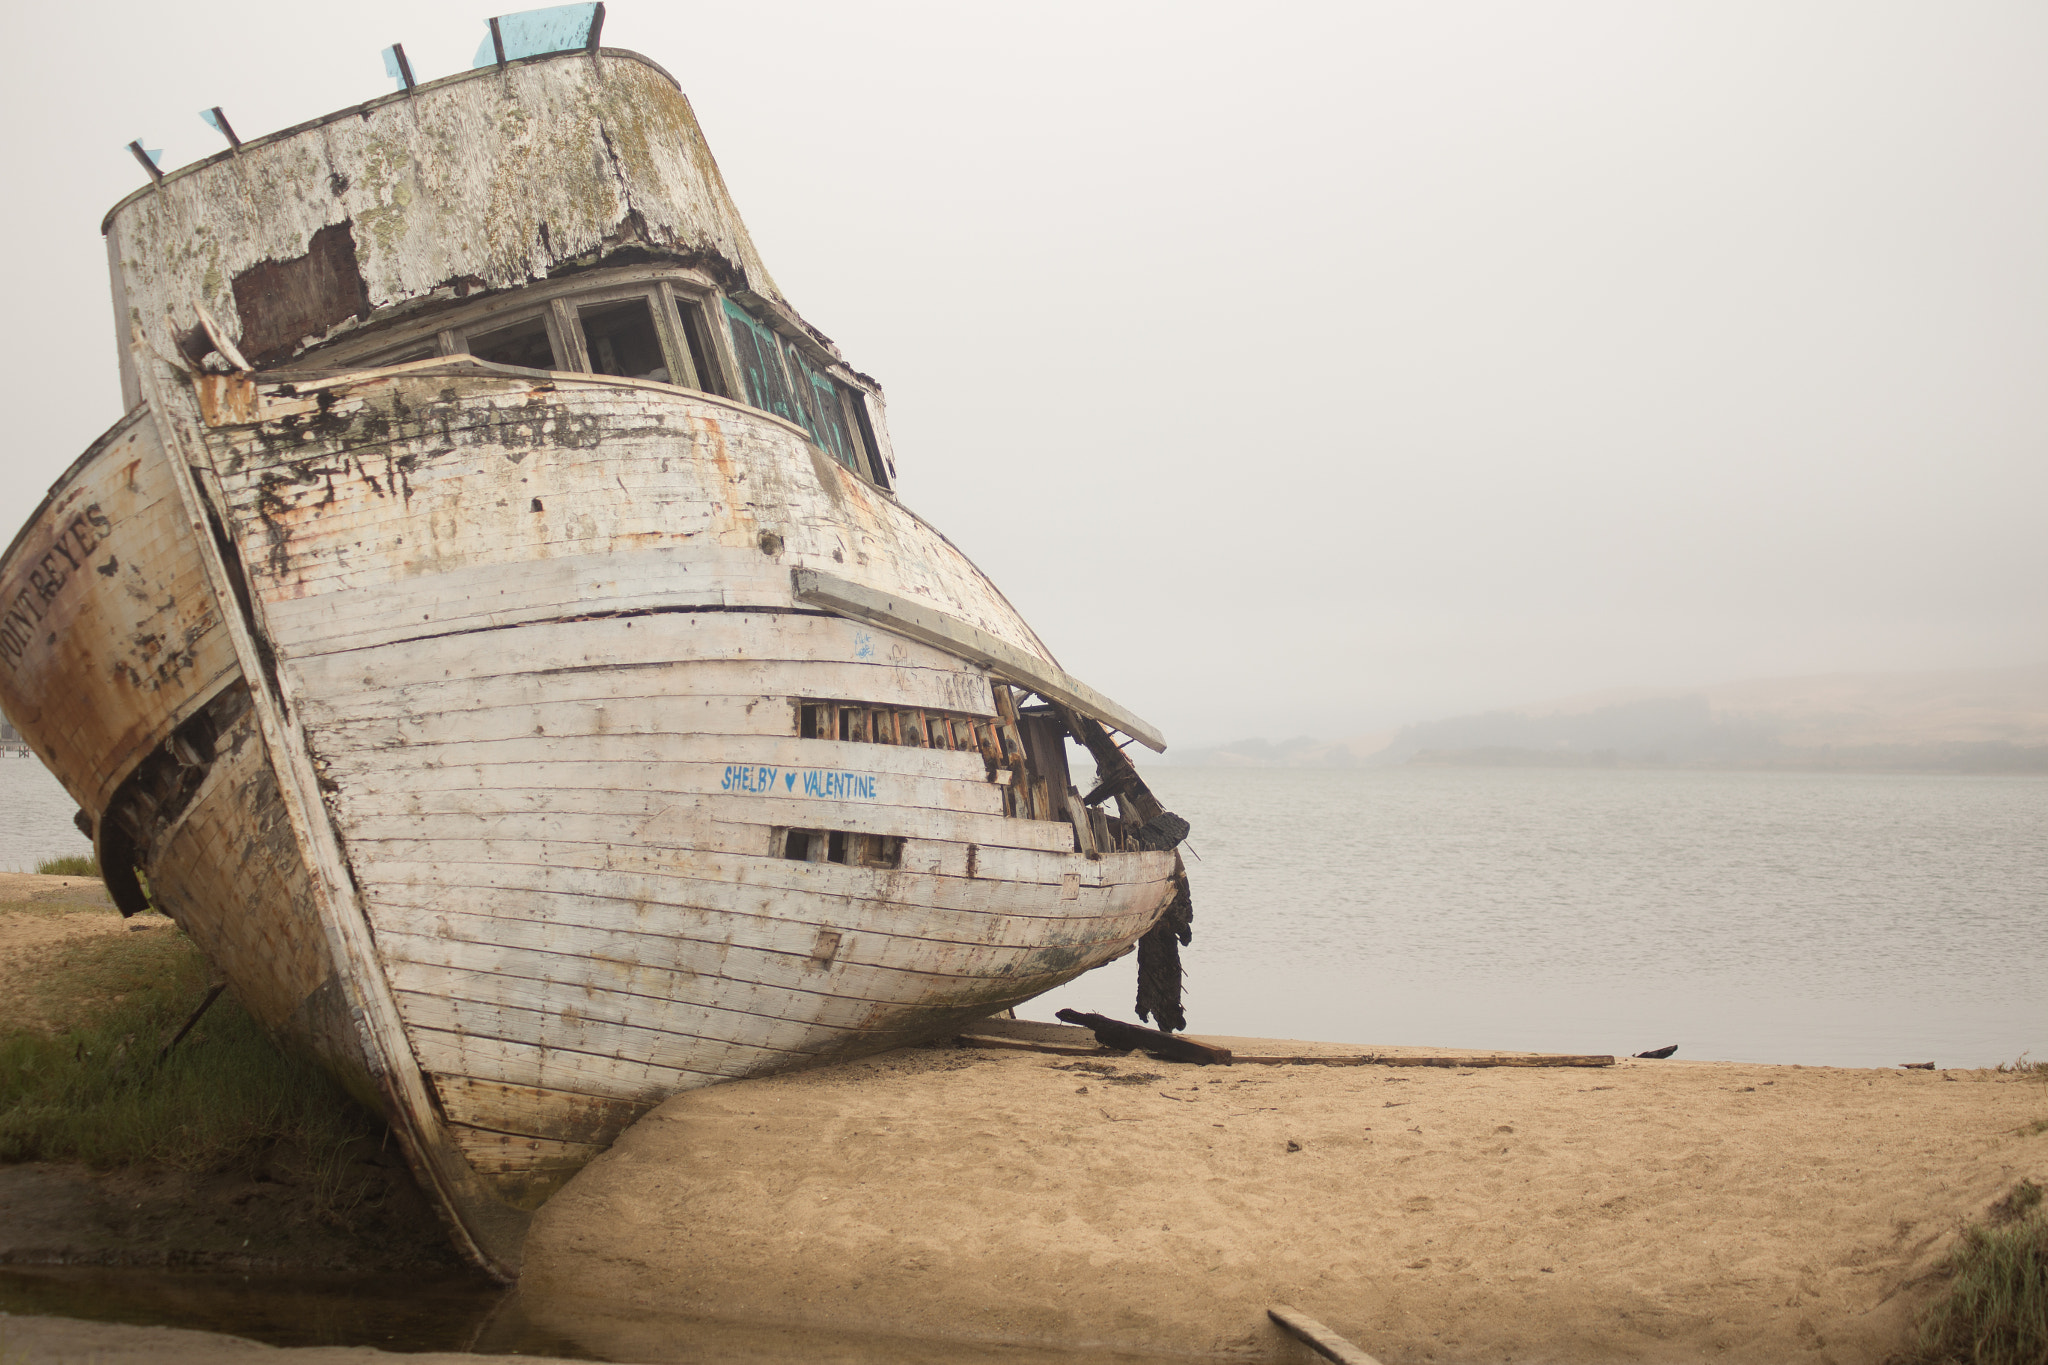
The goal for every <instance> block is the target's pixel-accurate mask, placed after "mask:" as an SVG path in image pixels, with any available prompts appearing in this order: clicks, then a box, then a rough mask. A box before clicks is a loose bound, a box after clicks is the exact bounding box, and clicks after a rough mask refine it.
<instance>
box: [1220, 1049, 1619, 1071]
mask: <svg viewBox="0 0 2048 1365" xmlns="http://www.w3.org/2000/svg"><path fill="white" fill-rule="evenodd" d="M1236 1060H1237V1061H1239V1062H1242V1063H1245V1064H1247V1065H1250V1066H1434V1067H1442V1068H1444V1069H1445V1070H1464V1069H1466V1068H1474V1069H1476V1068H1479V1067H1488V1066H1613V1065H1614V1058H1612V1057H1605V1056H1578V1055H1573V1054H1571V1053H1559V1052H1491V1053H1488V1052H1479V1053H1455V1052H1453V1053H1444V1052H1433V1053H1424V1054H1421V1055H1416V1054H1410V1055H1407V1056H1400V1057H1394V1056H1385V1057H1383V1056H1380V1055H1378V1054H1377V1053H1371V1052H1365V1053H1353V1054H1351V1055H1348V1056H1346V1055H1338V1056H1316V1055H1314V1054H1303V1055H1289V1056H1275V1057H1247V1056H1244V1055H1243V1054H1239V1055H1238V1056H1237V1058H1236Z"/></svg>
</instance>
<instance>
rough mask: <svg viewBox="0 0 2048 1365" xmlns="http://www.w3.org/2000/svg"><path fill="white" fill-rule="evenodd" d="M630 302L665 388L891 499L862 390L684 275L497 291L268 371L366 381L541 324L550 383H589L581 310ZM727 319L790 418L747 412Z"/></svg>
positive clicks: (624, 273) (823, 358) (811, 349)
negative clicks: (746, 334)
mask: <svg viewBox="0 0 2048 1365" xmlns="http://www.w3.org/2000/svg"><path fill="white" fill-rule="evenodd" d="M631 298H644V299H646V300H647V301H648V306H649V308H650V309H651V310H652V312H653V314H654V324H655V333H656V335H657V336H658V337H659V338H660V340H661V347H662V355H663V359H664V360H665V362H666V364H667V367H668V372H669V379H668V381H667V383H668V385H669V387H673V388H677V389H682V390H686V391H694V392H697V393H704V394H709V395H711V396H713V397H716V398H721V399H724V400H725V401H727V402H731V403H738V404H741V405H743V406H745V407H748V408H752V409H754V410H755V411H757V412H765V413H767V414H769V415H770V416H774V417H779V418H781V419H782V420H783V421H785V422H789V423H790V424H792V425H793V426H795V427H796V428H798V429H799V430H801V431H802V432H803V434H804V437H805V439H806V440H808V441H810V442H811V443H812V444H813V445H815V446H817V447H818V448H819V449H820V450H821V451H823V452H824V453H825V454H826V455H827V456H829V457H830V458H832V459H833V460H834V461H835V462H836V463H838V464H840V465H842V466H843V467H845V468H846V469H848V470H850V471H851V472H852V473H854V474H856V475H858V476H859V477H860V478H861V479H863V480H864V481H866V482H867V483H869V484H871V485H873V486H874V487H876V488H878V489H881V490H883V491H884V492H893V490H892V487H891V480H890V478H889V474H888V461H887V457H886V456H884V454H883V453H882V449H881V443H880V441H879V439H878V438H877V434H876V432H877V427H878V419H877V417H876V415H875V413H874V412H873V410H872V408H871V407H870V404H869V399H870V398H871V397H873V395H872V394H871V393H870V391H869V387H868V384H867V383H866V382H865V381H862V380H858V379H856V378H855V377H854V375H853V372H852V371H851V370H849V369H848V368H847V367H846V365H845V364H844V363H843V362H842V361H840V360H838V359H836V358H835V357H833V356H832V355H831V354H829V353H828V352H826V351H825V350H823V349H822V348H820V347H818V346H817V345H816V343H815V342H813V341H811V340H810V339H809V338H806V337H798V336H796V335H793V334H792V333H791V332H790V331H789V330H788V324H786V323H781V322H779V321H777V320H774V319H768V318H764V317H762V316H760V315H759V314H758V313H756V312H755V311H754V310H753V309H752V308H749V307H747V306H745V305H743V304H741V303H740V302H739V301H737V300H735V299H732V298H730V297H729V296H727V295H726V294H725V293H724V292H723V291H721V290H720V289H718V288H717V287H716V286H715V285H714V284H713V283H712V282H711V281H710V280H709V279H708V277H704V276H702V275H701V273H700V272H698V271H695V270H691V269H688V268H679V267H671V266H655V267H647V266H632V267H624V268H621V269H618V270H606V271H593V272H590V273H588V274H579V275H577V276H575V277H573V278H572V279H568V280H562V281H550V282H547V283H542V284H534V285H528V286H525V287H523V288H520V289H517V290H507V291H499V292H495V293H493V294H491V295H489V296H487V297H484V298H480V299H478V300H476V301H475V302H474V303H472V304H469V305H466V306H461V307H457V308H454V309H451V310H450V311H448V312H446V313H443V314H441V315H440V316H438V317H437V318H435V319H434V320H433V321H432V322H426V321H421V322H415V323H410V324H406V323H393V324H389V325H386V326H380V327H378V328H377V329H376V330H375V331H374V332H372V333H371V334H370V335H367V336H360V337H350V338H345V339H344V338H337V339H336V340H335V341H333V342H329V343H325V344H323V345H320V346H318V347H315V348H313V349H312V350H309V351H304V352H301V353H300V354H299V355H297V356H295V357H293V359H292V360H291V361H289V362H286V363H285V364H282V365H279V366H276V367H275V370H276V372H277V373H278V374H279V377H284V376H286V375H289V374H290V373H291V372H292V371H294V370H299V369H316V368H317V369H318V370H321V371H332V370H335V369H343V368H355V369H370V368H378V367H383V366H388V365H396V364H402V363H406V362H407V361H410V360H418V359H424V358H428V357H430V356H432V355H435V354H438V355H443V356H455V355H471V354H473V352H471V351H470V349H469V346H470V340H471V338H473V337H476V336H480V335H484V334H487V333H490V332H496V331H500V330H503V329H505V328H507V327H513V326H517V325H518V324H519V323H521V322H524V321H528V320H530V319H532V318H534V317H540V318H542V319H544V321H545V325H546V327H547V331H548V345H549V350H550V351H551V352H552V353H553V354H552V358H553V362H554V363H553V367H552V372H554V373H561V374H588V375H593V376H595V375H596V370H595V369H594V367H593V366H592V364H591V360H590V356H589V354H588V350H587V348H586V346H585V344H584V338H583V326H582V319H581V316H580V314H581V310H582V309H583V308H585V307H588V306H590V305H593V304H604V303H615V302H618V301H620V300H623V299H631ZM736 318H744V319H745V320H746V323H747V324H748V326H749V329H750V330H751V331H752V332H753V340H754V346H753V348H752V349H754V350H755V351H756V352H757V353H760V354H761V355H763V357H764V358H765V356H766V355H768V354H771V353H772V356H773V363H774V365H775V370H774V373H775V375H776V376H777V377H779V378H780V379H781V380H782V383H783V386H784V390H785V392H786V393H787V395H788V398H789V402H788V403H787V404H786V406H788V407H789V408H790V411H788V412H782V411H778V410H777V409H776V407H775V406H773V405H772V397H773V396H772V395H768V396H769V397H770V399H771V405H770V406H766V407H764V406H762V405H761V404H759V403H756V402H755V401H753V400H754V398H755V397H756V396H757V395H756V394H755V393H754V392H753V391H752V390H751V389H750V388H749V386H748V383H747V377H746V367H745V366H744V365H743V364H742V362H741V357H740V351H739V348H738V346H737V344H736V343H735V340H734V329H735V327H736V326H737V325H738V324H737V323H736V322H735V319H736ZM764 343H765V344H764ZM792 357H794V360H792ZM598 377H607V378H621V377H624V376H598ZM634 382H638V383H657V382H661V381H656V380H636V381H634ZM799 383H801V384H804V385H805V390H804V393H805V394H808V395H810V401H806V402H805V403H804V405H803V407H802V410H801V411H799V410H798V408H797V400H798V399H799V398H800V397H802V395H800V394H799V392H798V390H797V388H796V386H797V384H799ZM826 386H829V387H830V389H831V393H832V400H831V401H832V408H836V411H834V410H832V409H831V408H825V409H823V410H822V411H821V406H822V405H823V404H824V402H825V400H824V391H825V387H826ZM821 416H824V417H826V418H827V419H828V421H829V420H830V419H833V418H836V419H837V420H836V421H831V422H830V429H829V430H827V431H824V432H821V431H819V430H817V429H816V428H817V427H818V425H819V418H820V417H821ZM838 438H843V443H844V446H845V449H844V450H841V449H837V448H836V447H837V446H839V445H840V444H841V441H840V439H838Z"/></svg>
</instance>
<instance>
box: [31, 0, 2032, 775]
mask: <svg viewBox="0 0 2048 1365" xmlns="http://www.w3.org/2000/svg"><path fill="white" fill-rule="evenodd" d="M492 12H494V11H493V10H492V9H491V8H490V7H489V6H488V5H486V4H482V3H473V4H440V3H436V4H431V5H428V4H418V3H405V4H399V3H384V2H383V0H370V2H368V3H351V4H349V5H346V6H343V5H336V4H320V5H311V4H299V3H280V2H279V0H270V2H269V3H264V4H252V3H234V2H228V3H219V4H215V5H213V6H210V7H208V8H207V9H206V10H205V12H204V14H203V16H202V15H201V14H200V12H199V11H192V10H181V9H178V8H176V7H166V6H163V5H160V4H149V5H143V4H114V5H97V6H90V7H87V6H78V7H71V8H68V9H62V10H60V9H59V8H58V7H35V8H32V9H28V8H24V9H23V10H22V12H20V13H18V14H17V15H16V16H15V27H16V31H17V32H19V33H22V34H24V35H26V36H25V37H24V39H23V42H24V44H25V45H24V46H23V47H22V48H19V49H17V50H16V51H15V52H14V53H13V54H12V55H13V57H14V60H13V62H11V63H10V67H11V72H12V76H13V79H12V80H11V81H10V82H9V83H8V86H7V88H6V90H5V91H4V93H0V99H4V101H5V110H6V114H7V116H8V127H9V128H10V129H11V130H12V132H13V137H12V138H11V139H10V141H9V142H8V143H7V145H6V148H5V151H4V155H5V157H6V159H7V163H8V164H7V171H8V179H7V183H8V185H9V193H8V195H7V199H8V203H9V212H8V213H7V214H6V215H5V217H4V222H0V240H4V246H5V257H4V259H5V260H6V261H7V262H9V264H10V266H11V271H10V277H9V289H8V294H9V297H10V299H11V301H12V302H11V306H10V307H9V309H8V321H9V325H8V326H7V327H6V328H5V329H4V330H0V352H4V362H5V363H4V366H0V385H4V390H5V398H6V400H7V411H8V413H9V415H10V418H11V431H10V436H9V440H8V444H7V452H6V458H5V461H4V468H0V495H4V496H0V520H4V521H5V523H6V527H5V531H6V533H7V534H10V535H11V532H12V529H13V527H14V526H15V525H16V524H18V522H19V521H20V519H21V518H22V517H23V516H25V515H26V514H27V512H28V511H29V510H30V508H31V507H32V506H33V504H34V502H35V501H36V499H38V498H39V497H40V496H41V494H42V492H43V490H44V489H45V488H46V486H47V485H48V484H49V482H50V481H51V480H52V479H54V478H55V477H56V476H57V475H58V474H59V473H60V472H61V471H62V470H63V468H64V467H65V466H66V465H67V464H68V463H69V462H70V461H71V460H72V459H74V458H75V457H76V456H77V455H78V453H79V452H80V451H81V450H83V448H84V447H85V446H86V445H87V444H88V443H89V442H90V441H91V440H92V438H93V437H94V436H96V435H97V434H98V433H99V432H100V431H101V430H103V429H104V428H105V427H107V426H108V425H109V424H111V423H112V422H113V421H114V420H115V419H116V418H117V417H118V416H119V406H120V404H119V390H118V384H117V380H116V371H115V344H116V343H115V336H114V332H113V325H112V308H111V304H110V302H109V298H108V291H107V283H106V265H105V254H104V246H103V242H102V239H101V237H100V235H99V222H100V219H101V217H102V216H103V215H104V214H105V212H106V210H107V209H108V208H110V207H111V206H112V205H113V204H114V202H115V201H116V200H118V199H119V198H120V197H121V196H122V195H124V194H126V193H128V192H129V191H130V190H132V189H134V188H136V187H137V186H138V185H139V184H141V183H142V172H141V170H140V168H139V167H137V166H136V165H135V164H134V162H133V160H132V159H131V158H130V157H129V156H128V154H127V153H126V152H125V151H123V150H122V147H123V144H124V143H125V142H127V140H128V139H130V138H133V137H141V138H143V139H144V140H145V143H146V145H148V146H152V147H163V148H164V149H165V156H164V165H165V166H166V168H174V167H177V166H181V165H184V164H187V163H188V162H190V161H193V160H196V159H198V158H200V157H202V156H205V155H210V154H211V153H212V152H214V151H215V150H217V149H218V148H219V146H220V143H219V140H218V138H217V136H216V135H215V134H214V133H213V132H212V131H211V130H210V129H208V128H206V127H205V126H204V125H203V124H201V123H200V122H199V120H198V118H197V117H196V111H197V110H199V109H200V108H203V107H206V106H210V105H214V104H220V105H222V106H224V107H225V108H226V110H227V113H228V115H229V117H230V118H231V119H232V120H233V122H234V124H235V127H236V129H237V131H238V132H239V133H241V135H242V136H243V137H244V138H252V137H256V136H259V135H261V134H263V133H266V132H270V131H273V130H275V129H277V128H281V127H284V126H286V125H288V124H291V123H294V122H298V121H301V120H304V119H307V118H311V117H315V116H318V115H320V114H323V113H327V112H329V111H331V110H334V109H339V108H341V107H344V106H346V105H350V104H354V103H358V102H360V101H362V100H364V99H368V98H371V97H373V96H375V95H378V94H381V93H384V92H385V91H387V90H389V89H390V82H389V81H388V80H386V79H385V78H384V76H383V73H382V65H381V63H380V61H379V58H378V49H380V48H381V47H383V46H384V45H385V44H387V43H390V42H392V41H393V40H399V41H403V42H404V43H405V45H406V51H407V53H408V56H409V57H410V59H411V62H412V65H413V69H414V71H415V72H416V73H417V74H418V75H419V77H420V78H421V79H431V78H433V77H437V76H441V75H445V74H448V73H450V72H453V71H456V70H459V69H465V68H467V67H468V65H469V62H470V57H471V54H472V53H473V52H474V50H475V48H476V45H477V42H478V41H479V40H480V39H481V38H482V36H483V35H484V33H485V29H484V24H483V20H484V18H485V16H486V15H487V14H489V13H492ZM604 38H605V42H606V43H607V44H608V45H611V46H617V47H627V48H632V49H635V50H638V51H640V52H644V53H646V54H647V55H649V56H651V57H653V58H654V59H655V60H656V61H658V62H660V63H661V64H662V65H663V66H665V67H667V68H668V70H669V71H671V72H672V73H674V74H675V76H676V77H677V78H678V79H679V80H680V81H681V82H682V85H683V87H684V89H685V90H686V91H687V92H688V94H689V95H690V98H691V100H692V102H693V104H694V105H695V108H696V110H697V113H698V116H699V118H700V119H701V121H702V123H703V125H704V128H705V132H706V134H707V136H708V137H709V139H710V143H711V146H712V149H713V151H714V152H715V154H716V155H717V157H718V159H719V163H720V166H721V167H722V169H723V171H724V173H725V176H726V179H727V181H728V183H729V184H730V186H731V188H732V191H733V193H734V195H735V197H736V198H737V200H738V202H739V205H740V208H741V211H742V212H743V213H744V215H745V216H746V219H747V223H748V226H749V227H750V229H751V230H752V232H753V235H754V238H755V241H756V243H757V244H758V245H759V247H760V249H761V251H762V254H763V256H764V257H765V259H766V260H767V262H768V265H769V268H770V270H771V271H772V272H773V273H774V275H775V277H776V280H777V283H778V284H779V285H780V286H781V287H782V289H783V290H784V292H785V293H786V294H787V295H788V296H789V298H790V299H791V301H792V302H793V303H794V304H795V306H796V307H797V308H798V309H799V310H800V311H801V312H802V313H803V314H804V316H805V317H806V318H808V319H809V320H810V321H811V322H812V323H814V324H815V325H817V326H819V327H820V328H822V329H823V330H824V331H826V332H827V333H828V334H830V335H831V336H833V337H834V338H835V339H836V340H837V341H838V342H839V343H840V345H841V346H842V347H843V348H844V350H845V352H846V355H847V357H848V359H849V360H850V361H851V362H852V363H853V364H854V365H855V366H856V367H857V368H860V369H862V370H865V371H867V372H868V373H871V374H874V375H875V376H877V377H878V378H879V379H880V380H881V381H882V383H883V385H884V386H885V388H886V391H887V394H888V399H889V419H890V424H891V428H892V431H893V434H894V437H895V443H896V449H897V454H898V463H899V467H900V472H901V491H902V494H903V497H904V500H905V501H906V502H907V503H908V504H909V505H911V506H912V507H914V508H916V509H917V510H918V511H920V512H921V513H923V514H925V515H926V516H928V517H930V518H931V519H932V520H933V521H935V522H936V523H937V524H938V525H939V526H940V527H941V528H942V529H943V530H945V531H946V532H947V533H948V534H949V535H950V536H951V537H952V538H953V539H954V540H955V541H956V543H958V544H959V545H960V546H961V547H962V548H963V549H964V550H966V552H967V553H968V554H969V555H971V556H972V557H973V558H974V559H975V560H976V561H977V562H978V563H979V564H980V565H981V566H982V568H983V569H985V570H986V571H987V572H988V573H989V574H990V575H991V576H992V577H993V578H994V579H995V581H996V582H997V583H998V584H999V585H1000V586H1001V587H1002V588H1003V589H1004V590H1005V591H1006V592H1007V593H1008V594H1009V596H1010V597H1011V599H1012V600H1013V601H1014V602H1015V603H1016V604H1017V606H1018V607H1019V608H1020V609H1021V610H1022V611H1023V612H1024V614H1025V616H1026V617H1027V618H1028V619H1029V620H1030V621H1031V622H1032V623H1033V624H1034V625H1035V626H1036V627H1037V629H1038V631H1039V633H1040V634H1041V635H1042V636H1043V637H1044V638H1045V640H1046V642H1047V643H1048V644H1049V645H1050V646H1051V647H1052V649H1053V650H1054V651H1055V652H1056V653H1057V654H1058V655H1059V657H1060V659H1061V661H1062V662H1063V663H1064V664H1065V665H1066V667H1067V668H1068V669H1069V670H1071V671H1072V672H1074V673H1076V674H1078V675H1080V676H1081V677H1083V678H1084V679H1086V680H1087V681H1089V682H1090V683H1092V684H1093V685H1094V686H1096V687H1098V688H1099V689H1101V690H1102V691H1104V692H1107V693H1108V694H1110V695H1111V696H1113V697H1115V698H1117V699H1118V700H1119V701H1121V702H1123V703H1125V704H1126V705H1128V706H1130V707H1131V708H1132V709H1134V710H1136V711H1137V712H1138V713H1139V714H1141V715H1144V716H1145V717H1147V718H1148V719H1150V720H1153V721H1154V722H1156V723H1158V724H1160V725H1161V726H1162V727H1163V728H1164V729H1165V730H1166V732H1167V734H1168V736H1169V738H1170V739H1171V740H1172V741H1174V743H1175V744H1176V745H1177V746H1194V745H1198V744H1202V743H1208V742H1215V741H1221V740H1228V739H1232V738H1237V737H1242V736H1251V735H1264V736H1267V737H1270V738H1280V737H1283V736H1285V735H1289V734H1296V733H1313V734H1320V735H1324V736H1331V737H1335V736H1340V735H1347V734H1356V733H1359V732H1362V731H1367V730H1374V729H1379V728H1383V727H1385V726H1389V725H1393V724H1398V723H1402V722H1405V721H1409V720H1415V719H1424V718H1429V717H1434V716H1440V715H1445V714H1450V713H1455V712H1460V711H1469V710H1474V709H1479V708H1484V707H1489V706H1497V705H1506V704H1512V703H1515V702H1521V701H1528V700H1534V699H1537V698H1541V697H1544V696H1548V695H1555V694H1561V693H1568V692H1576V691H1583V690H1588V689H1593V688H1599V687H1607V686H1614V685H1621V684H1631V683H1706V682H1714V681H1719V680H1724V679H1730V678H1737V677H1744V676H1755V675H1765V674H1787V673H1802V672H1823V671H1833V670H1846V669H1905V668H1936V667H1968V666H1991V665H2002V664H2014V663H2031V662H2038V661H2041V660H2044V659H2048V531H2044V526H2043V522H2044V510H2048V460H2044V459H2043V453H2044V446H2048V439H2044V438H2048V396H2044V395H2048V390H2044V386H2043V384H2042V375H2043V373H2044V361H2048V81H2044V80H2043V79H2042V78H2041V72H2042V70H2043V69H2044V65H2048V61H2044V59H2048V10H2044V9H2043V8H2042V7H2041V6H2039V5H2033V4H2008V5H1997V4H1955V5H1943V6H1930V5H1925V4H1903V3H1855V4H1802V5H1799V6H1786V5H1783V4H1778V3H1771V4H1747V5H1745V4H1731V3H1714V4H1699V5H1656V6H1646V5H1641V4H1635V3H1628V4H1545V5H1528V4H1471V3H1468V4H1461V5H1457V6H1444V5H1435V4H1420V3H1416V4H1398V5H1395V4H1370V3H1368V4H1358V3H1346V4H1341V5H1337V4H1332V5H1310V4H1297V5H1283V6H1259V7H1254V6H1247V5H1243V4H1241V3H1233V4H1228V5H1224V4H1211V3H1196V4H1190V3H1174V4H1138V3H1119V4H1100V3H1091V4H1073V3H1051V4H1039V5H1034V6H1029V7H1024V6H997V5H969V4H963V3H958V2H957V0H956V2H954V3H931V4H846V3H833V4H823V3H810V2H809V0H794V2H785V3H777V4H774V5H745V6H724V7H713V6H708V5H694V4H692V5H679V4H675V3H671V2H670V0H617V3H615V4H612V5H611V6H610V13H609V18H608V21H607V24H606V28H605V34H604Z"/></svg>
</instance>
